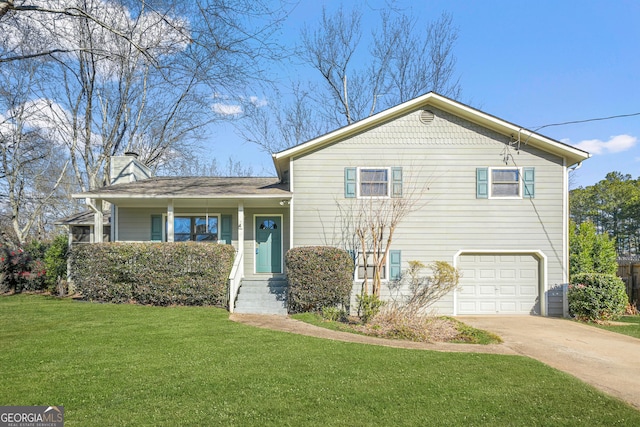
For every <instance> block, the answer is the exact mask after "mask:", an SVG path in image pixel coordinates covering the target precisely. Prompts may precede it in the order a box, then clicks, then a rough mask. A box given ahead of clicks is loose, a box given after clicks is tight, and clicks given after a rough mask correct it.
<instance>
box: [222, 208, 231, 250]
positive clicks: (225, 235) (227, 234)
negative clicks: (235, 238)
mask: <svg viewBox="0 0 640 427" xmlns="http://www.w3.org/2000/svg"><path fill="white" fill-rule="evenodd" d="M232 223H233V221H232V219H231V215H222V217H221V224H220V241H221V242H224V243H226V244H228V245H230V244H231V228H232V227H231V224H232Z"/></svg>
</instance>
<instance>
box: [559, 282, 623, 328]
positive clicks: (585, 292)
mask: <svg viewBox="0 0 640 427" xmlns="http://www.w3.org/2000/svg"><path fill="white" fill-rule="evenodd" d="M567 299H568V300H569V312H570V313H571V314H572V315H573V316H575V317H577V318H578V319H580V320H611V319H616V318H618V317H619V316H621V315H622V314H623V313H624V310H625V307H626V305H627V302H628V301H629V300H628V298H627V293H626V289H625V286H624V282H623V281H622V280H621V279H620V278H619V277H616V276H614V275H612V274H599V273H579V274H574V275H573V276H572V277H571V284H570V285H569V292H568V294H567Z"/></svg>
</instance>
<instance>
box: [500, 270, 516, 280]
mask: <svg viewBox="0 0 640 427" xmlns="http://www.w3.org/2000/svg"><path fill="white" fill-rule="evenodd" d="M500 278H501V279H515V278H516V270H514V269H505V270H500Z"/></svg>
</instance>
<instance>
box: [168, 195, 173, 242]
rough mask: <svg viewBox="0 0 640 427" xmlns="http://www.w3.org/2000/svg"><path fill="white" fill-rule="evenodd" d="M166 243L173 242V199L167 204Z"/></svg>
mask: <svg viewBox="0 0 640 427" xmlns="http://www.w3.org/2000/svg"><path fill="white" fill-rule="evenodd" d="M167 242H173V199H170V200H169V203H168V204H167Z"/></svg>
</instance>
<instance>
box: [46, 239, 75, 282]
mask: <svg viewBox="0 0 640 427" xmlns="http://www.w3.org/2000/svg"><path fill="white" fill-rule="evenodd" d="M68 255H69V238H68V237H67V235H65V234H61V235H59V236H57V237H56V238H55V239H53V241H52V242H51V244H50V245H49V247H48V248H47V250H46V251H45V252H44V267H45V270H46V276H45V282H46V284H47V287H48V288H49V290H50V291H55V290H56V288H57V286H58V283H59V282H61V281H64V280H67V257H68Z"/></svg>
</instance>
